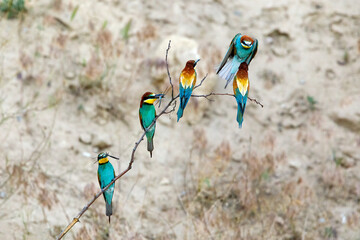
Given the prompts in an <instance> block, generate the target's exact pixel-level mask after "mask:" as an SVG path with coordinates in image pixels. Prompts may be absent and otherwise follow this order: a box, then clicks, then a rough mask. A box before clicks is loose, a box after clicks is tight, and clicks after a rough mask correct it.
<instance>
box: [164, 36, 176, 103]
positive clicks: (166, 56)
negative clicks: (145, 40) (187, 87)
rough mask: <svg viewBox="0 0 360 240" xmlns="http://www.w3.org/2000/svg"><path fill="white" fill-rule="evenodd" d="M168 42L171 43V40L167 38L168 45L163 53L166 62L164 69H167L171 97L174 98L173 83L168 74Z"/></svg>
mask: <svg viewBox="0 0 360 240" xmlns="http://www.w3.org/2000/svg"><path fill="white" fill-rule="evenodd" d="M170 44H171V40H169V44H168V47H167V49H166V55H165V63H166V70H167V74H168V77H169V82H170V85H171V98H174V85H173V83H172V81H171V75H170V71H169V63H168V54H169V50H170Z"/></svg>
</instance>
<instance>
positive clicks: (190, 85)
mask: <svg viewBox="0 0 360 240" xmlns="http://www.w3.org/2000/svg"><path fill="white" fill-rule="evenodd" d="M198 61H200V59H198V60H196V61H194V60H189V61H187V63H186V65H185V68H184V69H183V70H182V72H181V74H180V78H179V91H180V106H179V109H178V112H177V117H178V118H177V121H179V120H180V118H181V117H182V116H183V112H184V109H185V107H186V104H187V103H188V101H189V99H190V97H191V93H192V91H193V89H194V87H195V84H196V71H195V66H196V64H197V63H198Z"/></svg>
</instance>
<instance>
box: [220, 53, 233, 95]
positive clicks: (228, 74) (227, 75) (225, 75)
mask: <svg viewBox="0 0 360 240" xmlns="http://www.w3.org/2000/svg"><path fill="white" fill-rule="evenodd" d="M233 68H234V67H233V59H232V58H230V59H229V60H228V61H227V62H226V64H225V65H224V67H223V68H222V69H221V70H220V71H219V76H220V77H221V78H222V79H224V80H226V85H225V88H226V87H227V85H228V84H229V83H230V82H231V80H233V79H234V76H235V74H236V71H235V72H233V71H232V69H233Z"/></svg>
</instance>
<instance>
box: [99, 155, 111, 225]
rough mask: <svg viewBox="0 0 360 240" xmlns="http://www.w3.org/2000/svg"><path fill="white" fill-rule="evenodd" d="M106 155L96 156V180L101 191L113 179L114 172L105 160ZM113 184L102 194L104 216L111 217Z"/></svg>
mask: <svg viewBox="0 0 360 240" xmlns="http://www.w3.org/2000/svg"><path fill="white" fill-rule="evenodd" d="M107 156H108V154H106V153H101V154H99V156H98V162H99V166H98V180H99V184H100V188H101V189H103V188H104V187H106V186H107V185H108V184H109V183H110V182H111V181H112V180H113V179H114V178H115V171H114V168H113V166H112V164H111V163H110V162H109V160H108V158H107ZM114 189H115V183H113V184H111V186H110V187H109V188H108V189H107V190H105V191H104V192H103V196H104V199H105V206H106V216H109V222H110V216H111V215H112V203H111V202H112V198H113V195H114Z"/></svg>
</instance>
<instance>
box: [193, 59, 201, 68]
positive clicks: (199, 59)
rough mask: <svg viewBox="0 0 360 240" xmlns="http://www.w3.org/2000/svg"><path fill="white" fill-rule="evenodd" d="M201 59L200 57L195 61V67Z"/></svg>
mask: <svg viewBox="0 0 360 240" xmlns="http://www.w3.org/2000/svg"><path fill="white" fill-rule="evenodd" d="M199 61H200V58H199V59H198V60H196V61H195V62H194V68H195V66H196V64H197V63H198V62H199Z"/></svg>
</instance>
